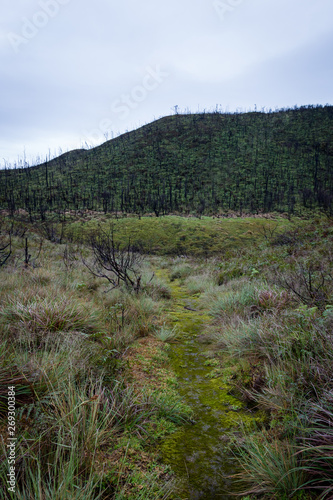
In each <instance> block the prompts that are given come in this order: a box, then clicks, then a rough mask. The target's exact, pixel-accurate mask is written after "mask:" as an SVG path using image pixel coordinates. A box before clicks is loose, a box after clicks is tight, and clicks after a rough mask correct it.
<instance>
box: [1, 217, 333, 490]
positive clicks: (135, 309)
mask: <svg viewBox="0 0 333 500" xmlns="http://www.w3.org/2000/svg"><path fill="white" fill-rule="evenodd" d="M82 219H84V220H80V221H76V222H73V221H71V222H70V221H68V222H67V223H66V225H64V228H63V229H64V231H63V234H61V231H62V227H61V224H59V223H57V224H55V223H53V224H51V226H48V228H45V227H44V228H43V225H39V226H38V227H33V226H31V225H29V224H28V223H27V222H26V221H16V223H15V225H14V228H12V227H11V224H10V222H8V221H2V224H1V234H0V258H2V261H3V257H4V255H5V254H6V251H8V247H7V245H8V244H9V236H8V234H9V232H10V234H11V247H12V253H11V254H10V256H9V258H8V260H7V261H6V262H5V264H4V265H3V266H2V267H1V268H0V279H1V291H0V334H1V337H2V342H1V350H0V417H1V421H0V429H1V436H2V440H1V446H2V448H1V453H2V460H1V461H2V464H1V469H0V474H1V476H2V486H1V488H2V495H3V496H2V498H19V499H22V500H23V499H36V498H37V499H38V500H44V499H59V500H60V499H68V500H70V499H74V498H75V499H80V498H82V499H83V498H87V499H89V498H91V499H95V498H104V499H110V500H111V499H112V500H120V499H124V500H125V499H137V500H139V499H142V500H146V499H147V500H149V499H162V498H168V497H170V496H171V495H175V491H176V490H177V487H176V484H175V481H174V480H175V478H174V475H173V473H172V470H171V469H170V468H169V467H166V466H165V465H163V463H162V462H161V460H160V458H159V453H158V447H159V445H158V443H159V442H160V440H161V439H163V438H164V437H165V436H166V435H167V434H168V433H171V432H173V431H174V430H175V429H176V428H177V426H179V425H182V423H183V422H185V421H186V420H188V419H191V418H192V412H191V410H190V408H188V407H187V406H186V405H184V403H183V401H182V400H181V398H180V397H179V396H178V394H177V381H176V380H175V377H174V374H173V372H172V371H171V370H170V367H169V363H168V357H167V349H166V348H165V345H166V342H167V341H168V340H169V341H171V340H172V331H171V333H170V328H168V316H167V310H168V309H169V307H168V302H169V301H170V300H173V299H172V298H171V296H172V294H171V289H170V286H169V285H168V283H167V282H166V281H165V280H163V278H162V277H161V275H159V276H156V273H155V271H156V269H166V270H168V276H170V279H171V280H173V279H177V280H180V283H182V285H183V286H184V287H186V288H187V290H188V294H189V296H191V294H193V295H196V296H197V297H199V298H198V301H199V303H200V307H201V308H202V311H203V312H205V311H206V313H209V315H210V316H211V317H212V318H213V320H212V321H211V322H210V323H209V324H207V325H206V326H205V327H204V331H203V332H202V333H203V335H204V337H205V338H206V342H207V349H209V350H210V352H211V356H213V358H212V360H215V362H214V363H213V365H212V366H213V367H214V376H216V377H218V378H220V379H221V382H222V383H223V381H224V382H225V383H227V384H230V385H231V386H232V387H233V393H234V395H236V396H237V397H238V398H240V399H242V400H243V402H244V403H245V404H246V405H247V406H248V407H249V409H252V411H254V412H255V411H257V410H260V411H261V412H263V413H264V414H265V418H263V419H262V424H261V425H259V424H258V429H256V430H253V429H252V430H251V432H250V431H246V430H245V429H244V434H243V436H241V437H240V436H239V433H237V435H236V434H233V433H230V435H229V436H228V439H229V446H230V450H232V452H233V453H234V456H235V459H236V460H237V461H238V463H239V464H240V467H241V470H242V472H241V473H240V474H239V475H238V476H237V477H235V478H234V480H235V481H240V482H241V485H242V488H243V491H244V495H247V496H248V498H251V499H255V498H266V499H273V498H274V499H276V500H281V499H284V498H285V499H287V498H294V499H296V498H297V499H306V498H330V496H331V494H332V493H331V492H332V491H333V469H332V456H333V434H332V427H333V384H332V376H331V372H332V370H331V367H332V362H333V349H332V327H333V269H332V268H333V260H332V242H333V223H332V221H331V220H329V219H322V218H317V219H312V220H301V219H293V220H288V219H284V218H281V219H278V218H274V217H270V218H269V219H262V218H253V219H246V218H245V219H213V218H202V219H190V218H180V217H176V216H172V217H165V218H152V217H147V218H141V219H140V220H138V219H134V218H123V219H120V220H118V221H114V220H113V219H112V220H109V219H108V218H103V217H102V218H97V216H95V217H90V220H87V218H82ZM110 222H111V223H112V224H114V228H115V235H116V238H117V239H118V240H117V241H119V242H120V243H121V244H122V245H124V243H125V242H126V241H127V238H128V237H129V236H131V243H132V244H134V245H135V247H136V248H137V249H138V248H139V247H142V248H143V249H144V251H145V252H146V253H150V255H149V256H146V257H145V259H144V260H143V262H141V264H140V267H139V269H137V272H138V273H139V274H140V284H141V286H140V289H138V290H134V289H132V290H131V287H130V286H126V285H125V284H124V285H120V286H118V287H117V288H115V289H113V290H110V288H111V287H110V283H109V282H108V281H107V280H106V279H103V278H101V277H96V276H94V275H93V274H92V273H91V272H90V271H89V270H88V268H87V266H86V265H84V261H85V262H86V263H88V264H89V265H90V267H93V260H92V258H91V254H90V250H89V247H87V246H85V245H84V242H88V241H89V235H90V234H91V233H92V232H96V231H99V232H100V231H101V230H107V228H108V227H109V225H110ZM22 228H23V229H24V228H25V229H27V231H26V232H25V233H23V231H22ZM47 235H49V239H47V238H45V236H47ZM66 237H67V238H68V240H66ZM43 238H44V239H43ZM50 239H53V240H55V241H52V242H51V241H50ZM60 240H61V241H62V243H59V241H60ZM57 241H58V242H57ZM6 248H7V250H6ZM1 249H2V250H1ZM154 253H155V254H157V255H152V254H154ZM157 274H158V273H157ZM162 274H163V273H162ZM8 386H10V387H11V386H15V393H16V406H17V408H16V429H15V432H16V435H17V437H18V441H17V445H16V457H17V460H16V464H15V467H16V475H17V488H16V493H15V496H13V495H11V494H10V493H8V492H7V493H6V491H5V488H4V486H3V485H4V484H6V483H5V481H6V474H7V470H8V465H7V462H6V460H5V446H6V439H7V437H8V435H7V427H8V421H7V417H8V415H7V403H8ZM6 495H7V496H6Z"/></svg>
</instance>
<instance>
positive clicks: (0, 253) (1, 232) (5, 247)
mask: <svg viewBox="0 0 333 500" xmlns="http://www.w3.org/2000/svg"><path fill="white" fill-rule="evenodd" d="M12 234H13V223H12V224H11V226H10V228H8V227H6V225H5V226H4V225H3V224H1V223H0V267H2V266H4V265H5V264H6V262H7V260H8V259H9V257H10V256H11V254H12Z"/></svg>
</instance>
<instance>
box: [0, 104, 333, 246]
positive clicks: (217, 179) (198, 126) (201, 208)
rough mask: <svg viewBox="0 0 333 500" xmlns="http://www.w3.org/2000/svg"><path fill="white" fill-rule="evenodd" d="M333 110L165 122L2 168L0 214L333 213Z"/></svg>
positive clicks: (182, 118)
mask: <svg viewBox="0 0 333 500" xmlns="http://www.w3.org/2000/svg"><path fill="white" fill-rule="evenodd" d="M332 112H333V108H332V106H325V107H321V106H317V107H313V106H309V107H301V108H299V109H293V110H291V109H289V110H281V111H277V112H274V113H272V112H270V113H257V112H255V113H253V112H251V113H244V114H239V113H234V114H219V113H202V114H193V115H175V116H169V117H165V118H162V119H160V120H157V121H155V122H153V123H151V124H149V125H146V126H144V127H141V128H140V129H138V130H135V131H133V132H130V133H127V134H124V135H121V136H120V137H117V138H116V139H113V140H111V141H108V142H106V143H105V144H103V145H101V146H99V147H97V148H94V149H91V150H88V151H86V150H76V151H72V152H70V153H66V154H64V155H61V156H60V157H59V158H56V159H54V160H52V161H48V162H47V163H44V164H42V165H38V166H35V167H31V168H26V169H15V170H14V169H13V170H5V171H1V172H0V209H1V208H3V209H6V210H9V212H10V213H13V212H14V211H15V210H17V209H18V208H21V209H25V210H27V211H28V212H29V214H30V215H31V217H33V215H35V214H38V215H39V216H41V218H42V220H45V219H46V215H47V211H48V210H52V211H53V210H59V211H62V212H65V211H68V210H74V211H75V212H76V213H80V214H81V215H84V211H86V210H89V211H102V210H103V211H104V212H105V214H108V213H113V214H115V213H119V212H121V213H122V214H124V213H136V214H139V215H142V214H147V213H153V214H155V215H156V216H160V215H165V214H168V213H193V214H196V215H197V216H199V217H200V216H201V215H202V214H212V213H213V214H217V213H224V214H226V213H228V212H229V211H236V212H237V213H239V214H242V213H243V212H247V213H257V212H258V211H264V212H272V211H279V212H288V213H294V212H299V211H307V210H313V209H320V210H323V211H324V212H325V213H328V214H330V213H332V174H331V172H332ZM59 217H60V215H59ZM267 234H268V236H269V233H266V235H267ZM50 236H51V238H58V237H59V238H60V240H61V233H60V236H59V235H55V234H54V233H53V231H51V233H50ZM184 241H185V240H183V241H182V240H181V241H180V242H179V252H180V253H181V252H182V247H183V242H184ZM207 243H209V242H208V241H207Z"/></svg>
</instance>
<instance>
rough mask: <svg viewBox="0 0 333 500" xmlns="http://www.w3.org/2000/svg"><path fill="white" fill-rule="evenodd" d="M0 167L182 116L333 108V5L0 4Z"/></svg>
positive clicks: (311, 1) (57, 0)
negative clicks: (186, 113)
mask: <svg viewBox="0 0 333 500" xmlns="http://www.w3.org/2000/svg"><path fill="white" fill-rule="evenodd" d="M0 18H1V25H0V167H3V166H4V165H8V163H11V164H12V165H13V164H14V163H16V164H20V162H22V161H27V162H28V163H30V164H31V163H36V162H40V161H42V160H45V159H46V158H48V157H54V156H57V155H59V154H61V153H62V152H66V151H69V150H72V149H76V148H81V147H92V146H95V145H98V144H100V143H102V142H104V141H105V140H107V139H111V138H112V137H116V136H117V135H119V134H121V133H124V132H126V131H129V130H133V129H135V128H138V127H140V126H142V125H144V124H146V123H149V122H151V121H153V120H156V119H158V118H160V117H162V116H166V115H170V114H173V113H175V112H187V111H191V112H197V111H198V110H199V111H202V110H204V109H205V110H206V111H213V110H215V109H216V108H217V109H219V110H222V111H229V112H232V111H235V110H238V111H249V110H254V109H257V110H259V111H261V110H269V109H272V110H274V109H280V108H286V107H294V106H295V105H297V106H301V105H308V104H322V105H325V104H333V85H332V80H333V78H332V76H333V57H332V53H333V29H332V19H333V2H332V0H168V1H161V0H141V1H138V0H122V1H121V2H116V1H113V0H95V1H94V2H92V1H91V0H1V6H0Z"/></svg>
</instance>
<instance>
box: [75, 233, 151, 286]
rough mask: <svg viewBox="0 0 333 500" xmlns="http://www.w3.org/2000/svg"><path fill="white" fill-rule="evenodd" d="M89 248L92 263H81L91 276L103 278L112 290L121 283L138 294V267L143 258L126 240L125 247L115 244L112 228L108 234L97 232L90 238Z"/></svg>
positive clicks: (139, 278)
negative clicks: (91, 254)
mask: <svg viewBox="0 0 333 500" xmlns="http://www.w3.org/2000/svg"><path fill="white" fill-rule="evenodd" d="M90 247H91V250H92V252H93V263H92V265H90V264H88V263H87V262H86V261H85V260H84V259H82V260H83V263H84V264H85V266H86V267H87V268H88V269H89V271H90V272H91V274H93V275H94V276H96V277H98V278H105V279H107V280H108V282H109V283H110V284H111V285H112V289H113V288H116V287H118V286H119V285H120V284H121V283H123V284H125V286H126V287H127V288H129V289H132V290H134V291H135V292H136V293H139V291H140V288H141V277H142V276H141V274H140V265H141V264H142V262H143V259H144V257H143V256H142V255H141V253H140V252H139V251H138V248H137V247H136V246H134V245H132V244H131V241H130V240H128V243H127V244H126V245H121V244H120V243H117V242H116V241H115V238H114V227H113V226H111V227H110V230H109V231H108V232H105V231H99V232H98V233H96V234H93V235H92V236H91V238H90Z"/></svg>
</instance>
